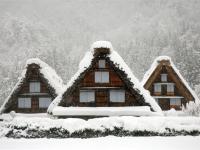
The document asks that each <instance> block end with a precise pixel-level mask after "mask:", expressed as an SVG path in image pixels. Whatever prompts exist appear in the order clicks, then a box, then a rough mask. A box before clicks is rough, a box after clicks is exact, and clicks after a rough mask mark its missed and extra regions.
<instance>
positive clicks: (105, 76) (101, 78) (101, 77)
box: [95, 71, 110, 83]
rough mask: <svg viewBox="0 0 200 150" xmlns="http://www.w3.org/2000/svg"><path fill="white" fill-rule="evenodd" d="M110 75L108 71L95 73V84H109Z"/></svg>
mask: <svg viewBox="0 0 200 150" xmlns="http://www.w3.org/2000/svg"><path fill="white" fill-rule="evenodd" d="M109 78H110V75H109V72H108V71H96V72H95V83H109V82H110V79H109Z"/></svg>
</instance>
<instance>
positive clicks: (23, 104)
mask: <svg viewBox="0 0 200 150" xmlns="http://www.w3.org/2000/svg"><path fill="white" fill-rule="evenodd" d="M18 108H31V98H18Z"/></svg>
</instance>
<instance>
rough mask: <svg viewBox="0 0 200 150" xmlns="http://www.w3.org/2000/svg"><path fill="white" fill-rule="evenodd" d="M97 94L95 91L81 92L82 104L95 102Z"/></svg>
mask: <svg viewBox="0 0 200 150" xmlns="http://www.w3.org/2000/svg"><path fill="white" fill-rule="evenodd" d="M94 101H95V92H94V91H93V90H84V91H80V102H94Z"/></svg>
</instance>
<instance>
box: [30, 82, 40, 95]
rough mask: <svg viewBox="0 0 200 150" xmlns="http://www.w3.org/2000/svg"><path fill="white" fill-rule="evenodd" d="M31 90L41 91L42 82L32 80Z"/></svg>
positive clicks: (33, 91)
mask: <svg viewBox="0 0 200 150" xmlns="http://www.w3.org/2000/svg"><path fill="white" fill-rule="evenodd" d="M29 91H30V92H31V93H35V92H37V93H38V92H40V82H30V83H29Z"/></svg>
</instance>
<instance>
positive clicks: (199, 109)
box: [182, 102, 200, 116]
mask: <svg viewBox="0 0 200 150" xmlns="http://www.w3.org/2000/svg"><path fill="white" fill-rule="evenodd" d="M182 110H183V112H184V113H185V114H187V115H189V116H200V103H194V102H189V103H187V104H186V107H182Z"/></svg>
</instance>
